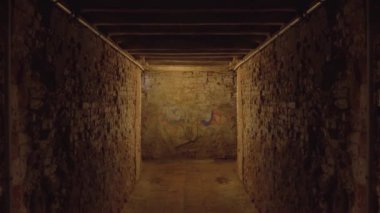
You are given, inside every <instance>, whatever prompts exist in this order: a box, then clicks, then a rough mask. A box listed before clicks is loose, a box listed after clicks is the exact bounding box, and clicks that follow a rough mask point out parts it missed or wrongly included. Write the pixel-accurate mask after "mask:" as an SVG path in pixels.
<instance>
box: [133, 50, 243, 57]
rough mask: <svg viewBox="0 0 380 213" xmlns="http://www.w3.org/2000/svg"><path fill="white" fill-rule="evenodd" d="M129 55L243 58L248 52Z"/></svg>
mask: <svg viewBox="0 0 380 213" xmlns="http://www.w3.org/2000/svg"><path fill="white" fill-rule="evenodd" d="M128 52H129V53H130V54H132V55H133V56H136V57H141V56H145V57H150V56H151V57H154V56H167V57H177V56H187V57H188V56H195V57H196V56H199V57H201V56H203V57H208V56H210V57H213V56H228V57H235V56H244V55H246V54H247V53H248V52H217V53H216V52H213V53H212V52H208V53H207V52H204V53H167V52H157V53H149V52H137V53H136V52H134V53H131V52H130V51H128Z"/></svg>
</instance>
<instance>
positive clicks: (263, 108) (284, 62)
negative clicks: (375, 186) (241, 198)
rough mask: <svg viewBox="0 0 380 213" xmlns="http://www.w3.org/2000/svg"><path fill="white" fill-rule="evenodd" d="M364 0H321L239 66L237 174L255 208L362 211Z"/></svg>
mask: <svg viewBox="0 0 380 213" xmlns="http://www.w3.org/2000/svg"><path fill="white" fill-rule="evenodd" d="M363 4H364V1H360V0H347V1H327V2H326V3H325V5H324V6H323V8H320V9H318V10H317V11H315V12H314V13H313V14H312V15H311V16H310V17H307V18H306V19H305V20H304V21H303V22H302V23H300V24H299V25H297V26H295V27H294V28H292V29H291V30H289V31H288V32H287V33H285V34H284V35H283V36H281V37H280V38H278V39H277V40H276V41H275V42H274V43H272V44H271V45H269V46H268V47H267V48H265V49H264V50H263V51H261V52H260V53H259V54H258V55H256V56H255V57H253V58H252V59H251V60H249V62H247V63H246V64H244V65H243V67H241V68H240V69H239V70H238V77H237V84H238V95H237V96H238V106H239V109H238V126H239V128H238V129H239V134H238V141H239V142H238V144H239V148H238V149H239V150H240V153H239V157H238V159H239V160H240V162H242V166H241V167H240V168H242V169H241V170H240V175H241V176H242V178H243V181H244V184H245V186H246V188H247V190H248V192H249V193H250V196H251V197H252V200H253V201H254V202H255V204H256V206H257V208H258V209H259V211H260V212H366V210H365V209H366V202H367V201H366V196H367V192H366V174H367V170H366V168H367V141H366V135H367V129H368V127H367V120H366V117H367V116H366V115H367V114H366V110H367V105H368V104H367V101H368V93H367V82H368V81H367V80H368V79H367V78H366V34H365V24H364V23H365V12H364V5H363ZM240 130H241V131H240Z"/></svg>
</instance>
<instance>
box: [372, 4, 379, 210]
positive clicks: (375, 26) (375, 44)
mask: <svg viewBox="0 0 380 213" xmlns="http://www.w3.org/2000/svg"><path fill="white" fill-rule="evenodd" d="M372 3H373V4H372V5H371V8H372V15H371V23H370V24H371V25H370V29H371V38H372V39H371V47H372V50H371V56H372V59H371V63H372V64H371V65H372V67H371V68H372V70H373V73H374V79H375V82H374V94H375V97H374V102H375V106H374V113H375V116H374V120H373V121H374V122H375V125H374V128H373V131H374V132H373V137H374V143H375V144H374V146H373V148H374V151H373V155H374V156H373V158H372V159H373V160H374V164H373V166H374V167H375V169H374V172H373V173H372V175H373V176H374V178H373V181H374V184H375V186H376V189H375V190H374V192H375V198H374V199H375V200H374V206H373V208H374V211H375V212H380V157H379V156H380V25H379V22H380V2H379V1H372Z"/></svg>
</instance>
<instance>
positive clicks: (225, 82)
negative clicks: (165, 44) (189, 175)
mask: <svg viewBox="0 0 380 213" xmlns="http://www.w3.org/2000/svg"><path fill="white" fill-rule="evenodd" d="M235 90H236V87H235V74H234V73H232V72H206V71H204V72H200V71H199V72H184V71H174V72H171V71H151V72H145V73H144V76H143V101H142V103H143V107H142V109H143V112H142V153H143V155H142V156H143V158H172V157H175V158H177V157H179V158H181V157H183V158H235V157H236V96H235V94H236V91H235Z"/></svg>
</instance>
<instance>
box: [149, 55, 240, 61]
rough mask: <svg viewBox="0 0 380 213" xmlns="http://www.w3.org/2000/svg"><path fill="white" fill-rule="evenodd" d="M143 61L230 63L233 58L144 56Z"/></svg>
mask: <svg viewBox="0 0 380 213" xmlns="http://www.w3.org/2000/svg"><path fill="white" fill-rule="evenodd" d="M144 58H145V60H177V61H194V60H196V61H210V60H212V61H230V60H232V59H233V58H234V56H144Z"/></svg>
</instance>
